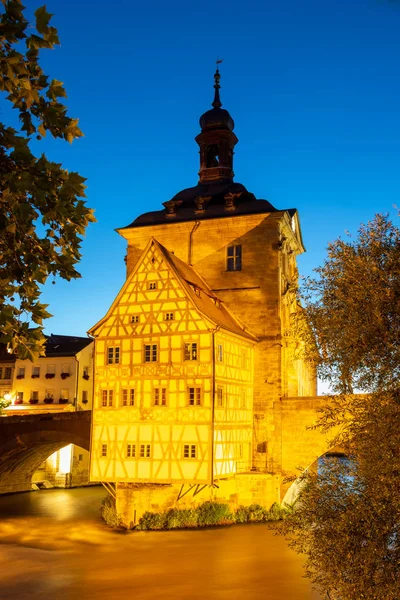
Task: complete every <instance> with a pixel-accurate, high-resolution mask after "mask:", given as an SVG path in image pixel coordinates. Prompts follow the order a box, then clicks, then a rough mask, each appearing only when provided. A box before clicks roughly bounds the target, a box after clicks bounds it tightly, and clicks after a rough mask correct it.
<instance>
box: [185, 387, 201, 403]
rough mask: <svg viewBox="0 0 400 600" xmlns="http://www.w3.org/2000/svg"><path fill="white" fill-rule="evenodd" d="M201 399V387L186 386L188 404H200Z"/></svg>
mask: <svg viewBox="0 0 400 600" xmlns="http://www.w3.org/2000/svg"><path fill="white" fill-rule="evenodd" d="M201 401H202V388H201V387H189V388H188V404H189V406H201Z"/></svg>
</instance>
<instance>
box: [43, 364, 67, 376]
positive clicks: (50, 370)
mask: <svg viewBox="0 0 400 600" xmlns="http://www.w3.org/2000/svg"><path fill="white" fill-rule="evenodd" d="M63 373H64V369H63ZM46 374H47V375H55V374H56V365H47V369H46Z"/></svg>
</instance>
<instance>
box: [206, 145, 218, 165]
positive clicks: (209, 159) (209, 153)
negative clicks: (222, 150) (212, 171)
mask: <svg viewBox="0 0 400 600" xmlns="http://www.w3.org/2000/svg"><path fill="white" fill-rule="evenodd" d="M218 165H219V148H218V144H210V145H209V146H207V147H206V167H207V168H210V167H218Z"/></svg>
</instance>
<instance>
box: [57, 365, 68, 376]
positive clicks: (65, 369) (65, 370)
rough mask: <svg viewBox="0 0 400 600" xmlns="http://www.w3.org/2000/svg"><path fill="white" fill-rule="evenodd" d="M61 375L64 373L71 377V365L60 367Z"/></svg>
mask: <svg viewBox="0 0 400 600" xmlns="http://www.w3.org/2000/svg"><path fill="white" fill-rule="evenodd" d="M54 369H55V367H54ZM54 372H55V370H54ZM61 373H66V374H67V375H71V365H70V364H68V363H65V364H64V365H62V369H61Z"/></svg>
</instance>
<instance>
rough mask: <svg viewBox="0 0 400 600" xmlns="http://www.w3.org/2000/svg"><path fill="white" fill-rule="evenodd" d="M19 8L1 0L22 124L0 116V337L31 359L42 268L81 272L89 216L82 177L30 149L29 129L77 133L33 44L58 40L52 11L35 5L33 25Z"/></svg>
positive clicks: (0, 58) (1, 32) (2, 31)
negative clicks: (3, 120) (78, 267)
mask: <svg viewBox="0 0 400 600" xmlns="http://www.w3.org/2000/svg"><path fill="white" fill-rule="evenodd" d="M24 10H25V9H24V7H23V5H22V4H21V2H20V0H7V1H3V8H2V12H1V15H0V74H1V76H0V91H3V92H4V93H6V98H7V100H8V101H10V102H11V104H12V105H13V107H14V108H15V109H16V110H17V111H18V113H19V119H20V122H21V132H17V131H15V130H14V129H12V128H10V127H7V126H6V125H5V124H3V123H0V190H1V194H0V203H1V211H0V255H1V256H2V265H1V269H0V309H1V310H0V341H2V342H3V343H6V344H8V345H9V347H10V349H12V350H13V351H15V352H17V353H18V356H19V357H21V358H30V359H34V358H36V357H37V356H38V355H39V354H40V353H41V352H42V351H43V341H44V338H43V334H42V324H43V321H44V319H46V318H48V317H49V316H50V313H49V312H48V311H47V306H46V305H43V304H41V303H40V300H39V298H40V286H41V285H43V284H44V283H45V282H46V280H47V278H48V277H49V275H52V276H56V275H57V276H59V277H62V278H63V279H66V280H71V279H74V278H76V277H79V276H80V275H79V273H78V272H77V270H76V268H75V266H76V264H77V262H78V261H79V259H80V245H81V240H82V236H83V235H84V233H85V230H86V227H87V226H88V224H89V223H91V222H94V221H95V218H94V216H93V211H92V210H91V209H89V208H87V207H86V205H85V202H84V201H83V198H84V197H85V179H84V178H83V177H81V176H80V175H79V174H78V173H75V172H72V173H69V172H68V171H66V170H65V169H63V168H62V165H61V164H58V163H55V162H52V161H49V160H48V159H47V158H46V156H45V155H42V156H40V157H39V158H37V157H35V156H34V155H33V154H32V152H31V149H30V144H29V142H30V137H31V136H32V135H36V136H37V137H38V139H40V138H41V137H44V136H45V135H46V134H47V132H50V134H51V135H52V136H53V137H55V138H62V139H65V140H66V141H68V142H72V141H73V140H74V139H75V138H78V137H81V136H82V135H83V134H82V132H81V130H80V129H79V126H78V119H73V118H71V117H69V116H68V114H67V108H66V106H65V105H64V104H62V103H61V102H60V99H62V98H66V92H65V89H64V87H63V84H62V82H61V81H59V80H57V79H52V80H50V79H49V77H48V76H47V75H46V74H45V73H44V72H43V70H42V68H41V66H40V64H39V53H40V50H41V49H46V48H53V47H54V45H56V44H59V39H58V35H57V30H56V29H55V28H54V27H51V26H50V21H51V17H52V15H51V14H50V13H49V12H47V10H46V7H45V6H42V7H40V8H38V9H37V10H36V12H35V18H36V31H35V30H33V31H32V27H31V25H30V24H29V22H28V21H27V19H26V18H25V16H24ZM23 44H25V51H24V50H23ZM49 81H50V83H49ZM39 225H40V226H39ZM32 323H33V324H36V327H32V326H31V324H32Z"/></svg>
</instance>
